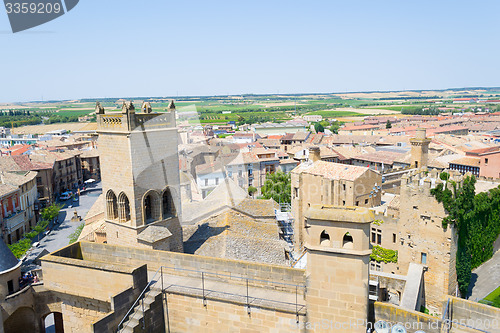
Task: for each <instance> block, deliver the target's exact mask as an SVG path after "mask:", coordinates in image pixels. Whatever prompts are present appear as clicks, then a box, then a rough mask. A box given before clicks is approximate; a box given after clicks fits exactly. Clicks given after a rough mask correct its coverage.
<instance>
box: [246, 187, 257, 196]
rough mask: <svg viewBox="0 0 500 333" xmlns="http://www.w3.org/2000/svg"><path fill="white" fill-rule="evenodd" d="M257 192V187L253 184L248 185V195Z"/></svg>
mask: <svg viewBox="0 0 500 333" xmlns="http://www.w3.org/2000/svg"><path fill="white" fill-rule="evenodd" d="M255 192H257V188H256V187H254V186H249V187H248V195H250V196H251V197H253V195H254V193H255Z"/></svg>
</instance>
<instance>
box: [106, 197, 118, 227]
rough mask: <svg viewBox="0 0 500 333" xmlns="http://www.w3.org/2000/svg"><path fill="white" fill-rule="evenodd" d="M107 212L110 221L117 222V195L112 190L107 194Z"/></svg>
mask: <svg viewBox="0 0 500 333" xmlns="http://www.w3.org/2000/svg"><path fill="white" fill-rule="evenodd" d="M106 211H107V215H108V219H110V220H116V219H117V218H118V207H117V202H116V195H115V193H114V192H113V191H112V190H109V191H108V193H106Z"/></svg>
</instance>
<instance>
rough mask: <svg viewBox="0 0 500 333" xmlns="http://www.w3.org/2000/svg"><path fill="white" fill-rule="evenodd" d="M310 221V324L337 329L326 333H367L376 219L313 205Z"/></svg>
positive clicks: (363, 211) (353, 209)
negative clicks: (372, 233)
mask: <svg viewBox="0 0 500 333" xmlns="http://www.w3.org/2000/svg"><path fill="white" fill-rule="evenodd" d="M306 221H307V222H306V223H307V226H306V230H307V235H306V244H305V247H306V249H307V252H308V255H307V256H308V257H307V268H306V274H307V294H306V303H307V316H308V317H307V321H308V322H310V323H321V322H322V321H324V320H326V321H328V322H330V323H333V324H331V325H336V326H335V327H329V328H328V329H327V330H325V331H332V330H335V332H337V331H338V332H360V333H361V332H363V333H364V332H366V321H367V317H368V290H369V261H370V253H371V249H370V239H369V235H370V223H371V222H373V213H372V212H371V211H369V210H368V208H362V207H333V206H322V205H311V208H309V210H308V211H307V213H306ZM337 325H340V326H337ZM315 331H321V330H315Z"/></svg>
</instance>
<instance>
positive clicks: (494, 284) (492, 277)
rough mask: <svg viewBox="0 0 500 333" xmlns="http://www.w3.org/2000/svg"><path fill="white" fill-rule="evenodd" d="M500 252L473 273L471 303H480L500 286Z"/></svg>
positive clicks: (470, 292)
mask: <svg viewBox="0 0 500 333" xmlns="http://www.w3.org/2000/svg"><path fill="white" fill-rule="evenodd" d="M499 276H500V251H497V252H496V253H495V254H494V255H493V257H492V258H491V259H490V260H488V261H487V262H485V263H483V264H482V265H481V266H479V267H478V268H476V269H474V270H473V271H472V277H471V285H470V286H469V297H468V299H469V300H471V301H475V302H477V301H480V300H482V299H483V298H484V297H486V296H487V295H488V294H489V293H491V292H492V291H493V290H495V289H496V288H498V286H500V280H499V279H498V277H499Z"/></svg>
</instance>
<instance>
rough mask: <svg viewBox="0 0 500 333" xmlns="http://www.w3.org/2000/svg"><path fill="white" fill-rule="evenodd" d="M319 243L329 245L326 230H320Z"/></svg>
mask: <svg viewBox="0 0 500 333" xmlns="http://www.w3.org/2000/svg"><path fill="white" fill-rule="evenodd" d="M319 245H321V246H330V235H328V232H326V230H323V232H321V236H320V237H319Z"/></svg>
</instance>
